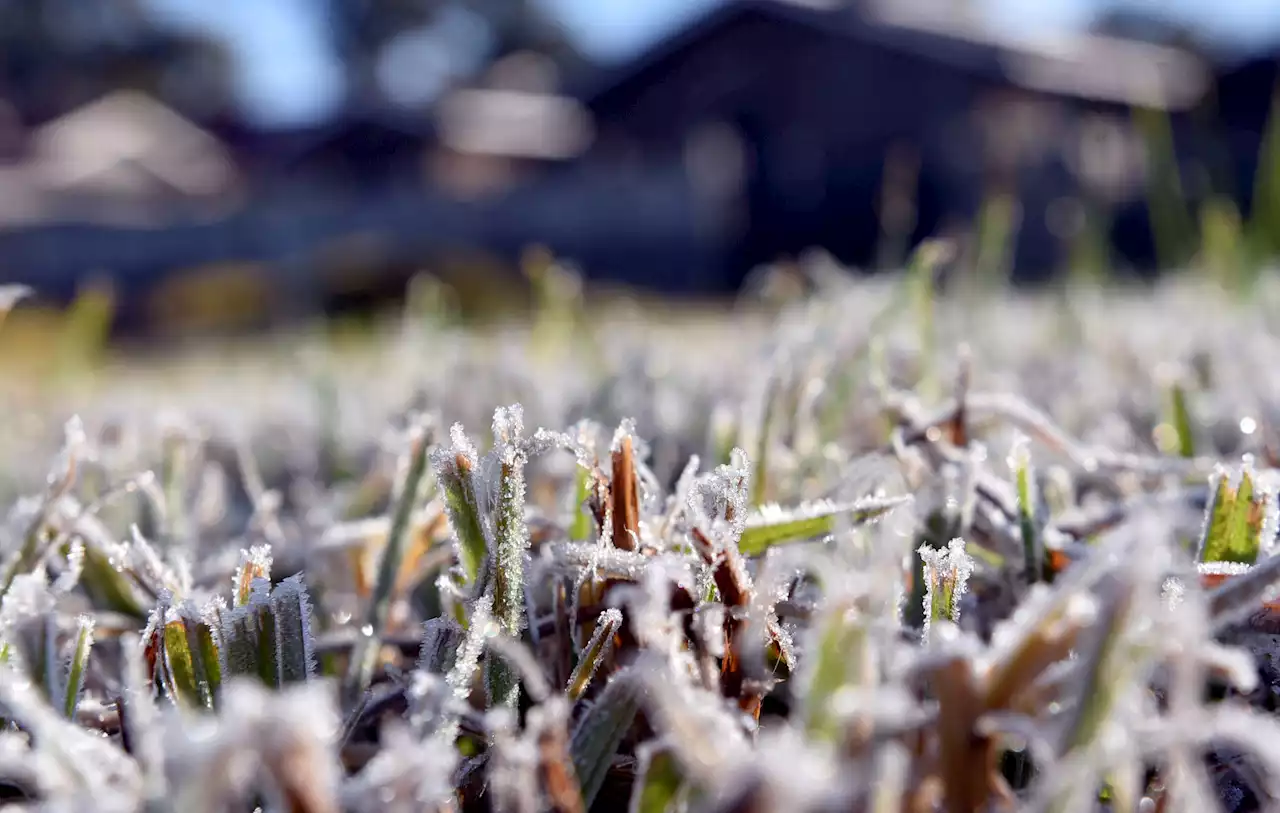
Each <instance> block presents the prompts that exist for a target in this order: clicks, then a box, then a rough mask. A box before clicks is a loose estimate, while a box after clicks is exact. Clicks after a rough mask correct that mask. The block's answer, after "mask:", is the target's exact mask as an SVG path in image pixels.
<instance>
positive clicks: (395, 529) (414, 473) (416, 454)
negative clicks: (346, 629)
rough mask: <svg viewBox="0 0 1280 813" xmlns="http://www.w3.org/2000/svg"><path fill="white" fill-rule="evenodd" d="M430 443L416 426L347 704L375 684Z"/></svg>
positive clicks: (349, 677) (350, 673) (353, 660)
mask: <svg viewBox="0 0 1280 813" xmlns="http://www.w3.org/2000/svg"><path fill="white" fill-rule="evenodd" d="M429 442H430V441H429V438H428V437H427V431H426V429H425V427H423V426H421V425H419V426H415V427H414V429H413V434H412V435H411V437H410V440H409V450H408V459H407V460H406V461H405V467H404V475H403V479H402V481H401V485H400V490H399V494H398V496H397V498H396V501H395V503H394V505H393V509H392V515H391V527H390V529H389V530H388V531H387V542H386V544H385V545H384V546H383V549H382V554H381V557H380V560H379V564H378V576H377V580H376V581H375V582H374V588H373V595H372V596H371V597H370V601H369V607H368V610H367V611H366V613H365V624H364V627H363V628H362V630H361V632H362V637H361V639H360V641H359V643H358V645H357V646H356V648H355V651H354V652H353V653H352V658H351V668H350V670H349V671H348V674H347V685H346V689H347V691H346V697H347V698H348V700H354V699H355V698H357V697H359V696H360V695H361V694H362V693H363V692H364V690H365V689H366V688H368V686H369V683H370V681H372V680H373V672H374V668H375V667H376V665H377V660H378V651H379V650H380V649H381V648H382V631H383V629H384V627H385V626H386V623H387V615H388V613H389V612H390V610H391V594H392V591H393V589H394V587H395V581H396V575H397V574H398V573H399V572H400V563H401V559H402V558H403V557H404V550H405V543H406V542H407V541H408V538H409V529H410V525H411V520H412V518H413V510H414V507H415V506H416V505H417V503H418V497H419V491H420V490H421V486H422V480H423V477H424V475H425V474H426V471H427V447H428V445H429Z"/></svg>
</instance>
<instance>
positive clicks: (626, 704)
mask: <svg viewBox="0 0 1280 813" xmlns="http://www.w3.org/2000/svg"><path fill="white" fill-rule="evenodd" d="M639 708H640V706H639V700H638V698H637V687H636V684H635V681H634V680H633V679H632V678H631V675H630V674H628V673H625V672H624V673H620V674H618V675H615V676H614V678H613V679H612V680H610V681H609V683H608V685H607V686H605V688H604V691H603V692H601V693H600V697H599V698H597V699H596V701H595V702H594V703H592V704H591V705H590V706H589V707H588V708H587V710H586V711H585V712H584V713H583V715H582V717H581V718H580V719H579V720H578V725H577V727H576V728H574V731H573V743H572V746H571V749H572V751H573V766H574V770H575V772H576V773H577V775H578V781H579V782H580V783H581V785H582V798H583V800H584V801H585V802H586V806H587V808H588V809H589V808H590V807H591V804H592V803H593V802H594V801H595V798H596V795H597V794H598V793H600V788H601V787H602V786H603V785H604V781H605V777H606V776H607V775H608V773H609V766H610V765H611V764H612V762H613V757H614V755H615V754H617V753H618V747H619V746H620V745H621V744H622V740H623V738H624V737H625V736H626V734H627V731H628V730H630V728H631V724H632V723H633V722H634V721H635V718H636V712H637V711H639Z"/></svg>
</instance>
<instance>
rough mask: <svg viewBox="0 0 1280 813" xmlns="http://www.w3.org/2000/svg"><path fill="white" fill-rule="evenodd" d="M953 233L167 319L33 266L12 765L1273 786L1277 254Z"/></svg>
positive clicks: (18, 423)
mask: <svg viewBox="0 0 1280 813" xmlns="http://www.w3.org/2000/svg"><path fill="white" fill-rule="evenodd" d="M929 252H930V248H928V247H926V249H925V250H924V252H922V253H921V254H919V255H917V259H916V261H915V262H914V263H913V265H912V267H911V268H910V269H909V270H908V271H907V272H906V273H904V274H900V275H891V276H885V277H877V278H866V277H860V276H857V275H853V274H850V273H847V272H845V271H844V270H842V269H838V268H835V267H833V266H831V265H830V264H818V265H815V266H813V267H806V269H805V270H804V272H803V279H802V282H803V284H800V285H792V286H790V287H787V286H774V287H773V289H772V293H771V294H770V296H769V297H764V296H756V295H752V296H745V297H744V298H743V299H742V300H740V301H738V302H737V303H735V304H734V305H733V306H731V307H729V306H726V307H722V308H712V307H709V306H699V307H697V308H689V307H680V306H677V305H675V304H672V303H666V302H662V301H658V300H638V299H637V300H632V301H630V302H628V301H622V300H618V299H616V298H615V299H613V300H610V301H607V302H606V301H599V300H597V299H595V298H588V299H586V300H584V299H582V298H581V296H579V295H578V289H576V288H574V287H572V286H570V287H569V288H563V287H560V288H557V287H554V286H546V285H543V286H541V287H535V294H538V295H537V296H535V297H534V306H533V308H532V309H531V310H528V311H525V312H523V314H522V316H521V318H517V319H504V320H497V321H489V322H487V323H485V324H483V325H473V324H467V323H460V322H459V321H458V320H456V319H454V318H452V317H451V314H450V312H449V309H448V308H446V307H444V305H442V304H441V300H440V299H439V298H430V297H428V298H419V299H414V300H411V302H410V304H409V305H408V306H407V307H406V308H405V309H404V311H403V313H398V314H395V315H394V317H393V318H391V319H389V320H388V321H386V322H384V323H382V324H380V325H379V326H377V327H376V329H364V330H360V331H354V330H345V331H344V330H338V329H334V328H333V327H332V326H329V327H328V328H326V329H324V330H320V329H314V330H312V329H299V330H295V331H292V332H290V333H286V334H279V335H274V336H270V337H255V338H253V339H250V340H241V341H238V342H227V343H221V344H214V345H210V344H204V345H199V346H193V347H189V348H187V347H178V348H166V349H165V351H164V352H158V351H159V350H160V348H151V350H150V351H149V352H147V353H146V354H145V355H139V354H138V353H136V352H131V353H117V352H115V351H113V350H111V349H110V348H107V347H105V346H104V345H103V344H102V342H101V324H102V323H101V316H100V313H99V312H95V311H93V310H92V308H90V307H88V306H85V307H84V308H82V309H81V311H80V316H79V317H78V321H77V320H76V319H69V320H68V319H51V320H46V321H44V322H41V323H40V324H42V325H43V327H39V328H38V329H37V327H33V325H35V324H36V322H33V321H32V320H31V319H30V318H27V321H26V322H25V323H23V322H22V321H21V320H22V319H23V318H24V317H23V316H22V314H23V311H22V306H21V305H19V308H18V309H17V310H15V311H14V312H13V314H11V317H10V320H9V321H8V322H6V323H4V324H0V347H2V348H3V350H2V351H0V352H2V355H3V358H4V359H5V364H4V366H5V375H4V377H3V379H2V380H3V383H2V384H0V396H2V397H3V401H0V403H2V404H3V408H4V410H5V413H6V416H7V417H8V420H6V421H5V422H4V424H3V426H2V427H0V449H2V450H3V452H4V454H5V461H6V462H5V464H4V465H3V466H0V498H2V499H3V500H4V501H5V507H6V510H7V512H8V515H7V520H6V522H5V524H4V526H3V527H4V534H5V535H4V538H3V542H2V545H3V548H2V550H3V558H2V559H0V568H3V571H2V572H0V596H3V598H2V600H0V661H3V664H0V716H2V717H3V719H4V720H5V721H6V727H5V728H4V730H3V731H0V754H3V757H2V758H0V791H3V795H4V796H6V797H8V798H10V799H12V800H13V801H14V803H15V804H23V805H26V806H27V807H28V809H41V810H45V809H48V810H67V811H71V810H95V811H140V810H148V811H170V810H171V811H174V812H175V813H177V811H183V813H185V812H186V811H208V812H209V813H215V811H218V812H219V813H220V812H221V811H253V810H255V809H256V808H261V809H262V810H263V811H290V813H327V812H329V811H335V812H336V811H464V810H499V811H514V812H518V813H523V812H524V811H541V810H551V811H556V812H557V813H573V811H586V810H596V811H608V810H631V811H637V812H638V813H660V812H671V811H747V810H750V811H774V810H777V811H783V810H785V811H819V810H821V811H829V810H848V811H863V810H866V811H876V813H880V811H913V812H914V811H933V810H945V811H953V812H954V813H958V812H959V811H981V810H989V809H997V810H998V809H1007V810H1053V811H1074V810H1095V809H1096V810H1129V811H1137V810H1170V811H1172V810H1186V811H1203V810H1213V809H1223V810H1260V809H1267V808H1268V807H1269V806H1270V805H1273V804H1274V803H1275V802H1274V800H1275V799H1276V798H1280V787H1278V786H1277V783H1278V782H1280V772H1277V770H1276V769H1277V768H1280V764H1278V763H1280V759H1278V758H1277V756H1276V748H1275V743H1276V742H1277V741H1280V722H1278V721H1277V720H1276V719H1275V716H1274V709H1275V707H1276V705H1277V697H1280V694H1277V692H1280V667H1277V665H1276V657H1277V653H1278V652H1280V646H1278V645H1277V644H1278V642H1280V638H1277V634H1280V610H1277V609H1275V607H1277V606H1280V605H1273V601H1275V600H1276V596H1275V595H1273V588H1275V587H1276V586H1277V585H1278V584H1280V557H1276V556H1275V555H1274V552H1275V542H1276V536H1277V532H1278V530H1280V505H1278V503H1277V495H1278V494H1280V378H1278V377H1276V376H1274V375H1272V374H1271V370H1272V369H1273V367H1272V365H1273V364H1274V363H1275V359H1277V358H1280V333H1278V332H1277V330H1278V327H1277V325H1278V324H1280V323H1277V322H1276V320H1275V319H1274V318H1273V317H1272V316H1271V314H1273V313H1274V312H1275V304H1274V303H1277V302H1280V283H1278V282H1277V281H1275V280H1273V279H1272V275H1270V274H1263V275H1261V276H1260V277H1259V278H1258V279H1257V280H1250V281H1249V283H1248V286H1247V287H1244V286H1243V285H1241V286H1235V287H1232V288H1230V289H1224V288H1223V287H1222V286H1221V285H1220V284H1219V283H1218V282H1217V281H1215V278H1214V277H1213V276H1212V275H1209V274H1199V273H1186V274H1181V275H1171V276H1170V277H1169V278H1168V279H1167V280H1166V281H1164V282H1162V283H1160V284H1159V285H1157V286H1155V287H1153V288H1142V289H1137V288H1121V287H1105V288H1104V287H1102V286H1099V285H1098V284H1096V283H1081V284H1072V285H1067V286H1063V287H1060V288H1056V289H1054V290H1052V291H1041V292H1038V293H1018V292H1013V291H1006V290H994V289H992V288H991V287H990V286H986V287H982V286H978V285H976V284H975V285H967V284H964V283H963V281H962V282H961V283H960V284H955V283H954V281H951V282H952V284H948V285H947V286H945V291H940V290H939V289H938V287H937V286H935V285H934V284H933V283H934V282H935V275H934V262H933V260H934V259H936V258H935V257H933V256H932V255H931V254H930V253H929ZM1218 279H1221V277H1218ZM792 282H795V280H794V279H793V280H792ZM95 314H97V315H95ZM36 321H39V320H36ZM41 331H45V332H43V333H42V332H41ZM15 809H21V808H15Z"/></svg>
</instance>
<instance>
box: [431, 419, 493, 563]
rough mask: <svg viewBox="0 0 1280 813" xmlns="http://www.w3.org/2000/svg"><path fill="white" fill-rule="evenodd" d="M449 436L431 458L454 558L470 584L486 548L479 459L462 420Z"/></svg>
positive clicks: (451, 430)
mask: <svg viewBox="0 0 1280 813" xmlns="http://www.w3.org/2000/svg"><path fill="white" fill-rule="evenodd" d="M449 437H450V438H451V440H452V445H451V446H450V447H449V448H447V449H445V448H441V449H438V450H436V451H435V452H433V453H432V455H431V462H432V465H433V466H434V468H435V472H436V478H437V480H438V481H439V482H440V487H441V489H443V491H444V499H445V506H446V507H447V509H448V512H449V525H450V527H452V528H453V536H454V540H455V545H456V547H457V557H458V562H459V563H460V564H461V565H462V571H463V574H464V575H465V577H466V579H467V583H469V584H470V583H474V582H475V580H476V579H478V578H479V576H480V569H481V568H482V567H483V566H484V561H485V558H486V557H487V556H488V549H489V544H488V542H487V541H486V539H485V535H484V528H483V525H482V520H481V515H482V512H483V511H484V507H483V506H482V505H481V504H480V495H481V492H480V491H479V490H478V489H477V482H476V469H477V468H478V467H479V465H480V463H479V459H478V457H477V454H476V448H475V445H474V444H472V442H471V441H470V440H469V439H468V438H467V436H466V433H465V432H464V431H463V428H462V424H454V425H453V427H452V428H451V429H450V430H449Z"/></svg>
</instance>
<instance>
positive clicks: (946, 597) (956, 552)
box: [917, 538, 973, 638]
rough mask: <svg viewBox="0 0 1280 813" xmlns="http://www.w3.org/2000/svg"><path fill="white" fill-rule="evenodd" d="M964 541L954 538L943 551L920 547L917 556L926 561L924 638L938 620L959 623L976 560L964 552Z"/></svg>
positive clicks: (925, 546)
mask: <svg viewBox="0 0 1280 813" xmlns="http://www.w3.org/2000/svg"><path fill="white" fill-rule="evenodd" d="M964 548H965V545H964V540H963V539H959V538H956V539H953V540H951V541H950V542H949V543H947V547H946V548H945V549H943V550H938V549H936V548H932V547H930V546H929V545H921V546H920V549H919V550H918V551H917V553H918V554H919V555H920V559H921V560H922V561H923V562H924V583H925V594H924V619H925V623H924V635H925V637H926V638H927V637H928V635H929V629H930V626H931V625H932V624H933V623H934V622H937V621H949V622H952V623H955V622H958V621H959V620H960V599H961V597H962V596H963V595H964V593H965V590H966V589H967V587H968V583H969V576H970V575H971V574H972V573H973V559H972V558H970V557H969V554H967V553H966V552H965V549H964Z"/></svg>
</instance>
